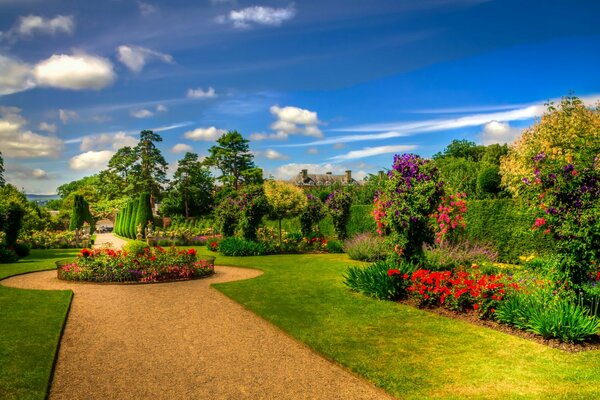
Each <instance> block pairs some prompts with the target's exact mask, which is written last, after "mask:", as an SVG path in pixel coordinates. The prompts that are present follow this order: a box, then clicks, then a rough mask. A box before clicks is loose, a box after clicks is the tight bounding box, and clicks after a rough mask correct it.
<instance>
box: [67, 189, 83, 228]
mask: <svg viewBox="0 0 600 400" xmlns="http://www.w3.org/2000/svg"><path fill="white" fill-rule="evenodd" d="M83 222H84V210H83V196H81V195H78V194H76V195H75V198H74V202H73V211H71V222H70V223H69V230H70V231H74V230H76V229H80V228H81V227H82V226H83Z"/></svg>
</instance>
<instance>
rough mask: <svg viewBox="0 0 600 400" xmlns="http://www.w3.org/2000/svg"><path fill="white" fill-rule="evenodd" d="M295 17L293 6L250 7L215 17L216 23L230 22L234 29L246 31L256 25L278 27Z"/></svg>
mask: <svg viewBox="0 0 600 400" xmlns="http://www.w3.org/2000/svg"><path fill="white" fill-rule="evenodd" d="M295 16H296V9H295V8H294V5H293V4H290V5H289V6H287V7H285V8H274V7H263V6H252V7H246V8H242V9H239V10H231V11H230V12H229V14H227V15H220V16H218V17H217V22H219V23H226V22H231V23H232V24H233V27H234V28H238V29H248V28H251V27H253V26H256V25H265V26H280V25H281V24H283V23H284V22H285V21H287V20H290V19H292V18H294V17H295Z"/></svg>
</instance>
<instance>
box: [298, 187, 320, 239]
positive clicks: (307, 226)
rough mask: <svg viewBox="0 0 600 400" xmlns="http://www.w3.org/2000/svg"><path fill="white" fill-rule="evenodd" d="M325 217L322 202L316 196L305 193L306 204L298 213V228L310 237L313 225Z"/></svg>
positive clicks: (305, 235)
mask: <svg viewBox="0 0 600 400" xmlns="http://www.w3.org/2000/svg"><path fill="white" fill-rule="evenodd" d="M323 218H325V210H324V207H323V202H322V201H321V199H320V198H318V197H317V196H314V195H312V194H310V193H309V194H307V195H306V206H305V207H304V210H302V213H301V214H300V230H301V232H302V235H304V237H307V238H308V237H310V236H311V234H312V230H313V225H315V224H318V223H319V221H321V220H322V219H323Z"/></svg>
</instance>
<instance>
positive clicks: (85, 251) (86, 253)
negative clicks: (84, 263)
mask: <svg viewBox="0 0 600 400" xmlns="http://www.w3.org/2000/svg"><path fill="white" fill-rule="evenodd" d="M80 254H81V255H82V256H83V257H89V256H91V255H92V252H91V251H90V250H89V249H81V253H80Z"/></svg>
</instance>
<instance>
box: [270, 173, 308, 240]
mask: <svg viewBox="0 0 600 400" xmlns="http://www.w3.org/2000/svg"><path fill="white" fill-rule="evenodd" d="M264 190H265V197H266V198H267V202H268V203H269V206H270V207H269V208H270V209H269V217H270V218H271V219H274V220H277V221H278V222H279V246H281V220H282V219H284V218H293V217H295V216H297V215H299V214H300V213H301V212H302V210H303V209H304V208H305V207H306V204H307V200H306V196H305V195H304V192H303V191H302V189H300V188H298V187H296V186H294V185H292V184H289V183H286V182H278V181H267V182H265V185H264Z"/></svg>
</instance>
